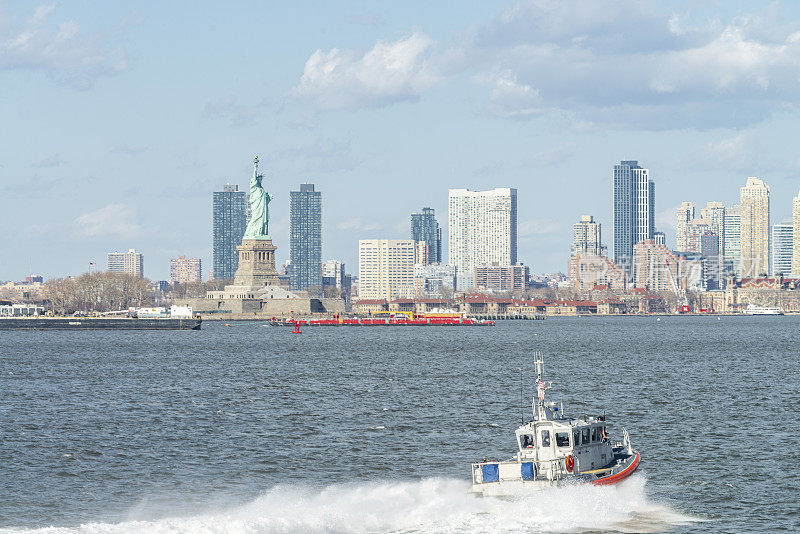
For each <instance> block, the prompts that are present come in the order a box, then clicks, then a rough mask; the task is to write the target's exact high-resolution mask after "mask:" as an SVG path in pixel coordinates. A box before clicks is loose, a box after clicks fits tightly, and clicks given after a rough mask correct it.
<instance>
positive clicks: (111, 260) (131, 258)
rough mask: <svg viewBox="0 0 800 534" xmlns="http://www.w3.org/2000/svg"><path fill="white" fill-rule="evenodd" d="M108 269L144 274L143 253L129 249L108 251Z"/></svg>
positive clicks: (116, 271)
mask: <svg viewBox="0 0 800 534" xmlns="http://www.w3.org/2000/svg"><path fill="white" fill-rule="evenodd" d="M107 262H108V271H109V272H112V273H127V274H132V275H134V276H144V255H143V254H141V253H139V252H136V249H130V250H128V252H109V253H108V257H107Z"/></svg>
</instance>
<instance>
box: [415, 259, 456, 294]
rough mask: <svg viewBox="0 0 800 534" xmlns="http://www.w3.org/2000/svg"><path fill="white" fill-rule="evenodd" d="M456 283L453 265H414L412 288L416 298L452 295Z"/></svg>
mask: <svg viewBox="0 0 800 534" xmlns="http://www.w3.org/2000/svg"><path fill="white" fill-rule="evenodd" d="M456 284H457V275H456V268H455V266H453V265H441V264H438V265H422V264H417V265H414V288H415V294H416V297H417V298H420V297H433V298H436V297H452V296H453V293H454V292H455V289H456Z"/></svg>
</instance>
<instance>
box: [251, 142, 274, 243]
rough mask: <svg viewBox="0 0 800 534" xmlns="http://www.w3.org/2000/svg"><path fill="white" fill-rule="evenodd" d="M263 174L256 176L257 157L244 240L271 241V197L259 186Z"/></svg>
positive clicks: (254, 161) (254, 163)
mask: <svg viewBox="0 0 800 534" xmlns="http://www.w3.org/2000/svg"><path fill="white" fill-rule="evenodd" d="M263 178H264V175H263V174H258V156H256V158H255V160H253V177H252V178H251V179H250V222H249V223H247V229H246V230H245V231H244V239H271V238H270V237H269V202H270V200H272V197H271V196H270V194H269V193H267V192H266V191H264V187H263V186H262V185H261V180H262V179H263Z"/></svg>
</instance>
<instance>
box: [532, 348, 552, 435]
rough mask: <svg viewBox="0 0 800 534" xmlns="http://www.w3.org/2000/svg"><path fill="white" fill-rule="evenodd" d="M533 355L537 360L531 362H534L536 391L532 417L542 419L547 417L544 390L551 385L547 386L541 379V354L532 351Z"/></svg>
mask: <svg viewBox="0 0 800 534" xmlns="http://www.w3.org/2000/svg"><path fill="white" fill-rule="evenodd" d="M534 356H535V357H536V358H537V360H536V361H535V362H533V363H535V364H536V391H537V399H536V404H535V406H534V408H533V413H534V417H535V418H536V420H537V421H543V420H546V419H547V415H546V414H545V411H544V392H545V391H546V390H548V389H550V388H551V387H552V385H550V386H548V385H546V384H545V383H544V380H542V364H543V363H544V361H542V357H543V354H542V353H541V352H538V351H537V352H534Z"/></svg>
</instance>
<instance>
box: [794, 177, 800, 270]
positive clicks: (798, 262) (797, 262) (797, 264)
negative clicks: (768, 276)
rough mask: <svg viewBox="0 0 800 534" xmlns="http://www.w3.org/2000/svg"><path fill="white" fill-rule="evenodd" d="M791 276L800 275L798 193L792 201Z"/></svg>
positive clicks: (799, 208) (799, 203)
mask: <svg viewBox="0 0 800 534" xmlns="http://www.w3.org/2000/svg"><path fill="white" fill-rule="evenodd" d="M792 276H800V193H798V194H797V196H796V197H795V198H794V200H793V201H792Z"/></svg>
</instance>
